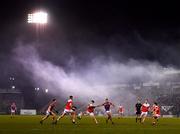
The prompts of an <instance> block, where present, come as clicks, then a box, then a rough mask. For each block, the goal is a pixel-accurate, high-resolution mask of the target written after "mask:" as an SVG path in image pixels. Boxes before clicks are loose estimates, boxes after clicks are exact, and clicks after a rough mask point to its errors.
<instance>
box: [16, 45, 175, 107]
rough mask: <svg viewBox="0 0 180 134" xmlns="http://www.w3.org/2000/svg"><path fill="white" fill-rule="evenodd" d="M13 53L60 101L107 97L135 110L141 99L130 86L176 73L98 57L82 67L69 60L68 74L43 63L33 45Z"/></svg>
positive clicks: (149, 64)
mask: <svg viewBox="0 0 180 134" xmlns="http://www.w3.org/2000/svg"><path fill="white" fill-rule="evenodd" d="M14 53H15V59H16V61H18V62H19V63H20V64H22V65H23V67H24V69H25V70H26V71H27V72H28V73H29V74H30V76H29V77H30V78H31V79H32V80H33V81H34V83H35V84H37V85H40V86H41V87H42V88H44V89H46V88H48V89H49V93H50V94H52V95H55V96H60V97H61V98H66V97H68V96H69V95H73V96H75V97H76V98H78V100H79V101H81V102H82V103H87V102H88V101H89V100H91V99H95V100H97V102H98V103H100V102H102V101H103V100H104V99H105V98H106V97H108V98H110V100H112V101H113V102H114V103H115V104H117V105H119V104H123V105H126V106H127V107H129V108H130V107H131V108H133V107H132V106H133V105H134V103H135V102H136V100H137V97H139V96H137V94H135V93H134V89H132V88H131V89H128V88H127V87H128V84H130V83H131V84H133V83H142V82H144V83H146V82H152V83H153V82H159V81H163V80H165V79H166V76H167V74H171V73H176V72H177V70H176V69H173V68H171V69H164V67H162V66H161V65H159V64H158V63H156V62H148V61H137V60H133V59H129V60H128V61H127V62H123V63H121V62H119V61H116V60H113V59H108V58H107V59H105V58H98V57H97V58H95V59H92V60H90V61H89V63H88V64H86V65H85V66H79V67H77V65H76V63H75V60H74V59H73V58H71V59H67V60H69V61H68V63H69V66H71V69H70V70H67V69H65V68H64V67H63V66H59V65H55V64H53V63H52V62H51V61H48V60H45V59H43V58H42V57H41V56H40V55H39V54H38V51H37V50H36V48H35V47H33V46H31V45H26V46H22V45H19V46H18V47H17V48H16V49H14ZM74 66H76V67H74ZM72 67H74V68H72ZM141 97H142V98H143V96H141ZM148 97H149V98H150V97H151V96H148Z"/></svg>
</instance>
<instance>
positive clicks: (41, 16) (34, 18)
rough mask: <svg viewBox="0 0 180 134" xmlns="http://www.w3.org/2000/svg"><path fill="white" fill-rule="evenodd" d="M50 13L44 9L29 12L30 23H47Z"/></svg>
mask: <svg viewBox="0 0 180 134" xmlns="http://www.w3.org/2000/svg"><path fill="white" fill-rule="evenodd" d="M47 16H48V14H47V13H46V12H43V11H39V12H36V13H32V14H28V21H27V22H28V23H36V24H46V23H47Z"/></svg>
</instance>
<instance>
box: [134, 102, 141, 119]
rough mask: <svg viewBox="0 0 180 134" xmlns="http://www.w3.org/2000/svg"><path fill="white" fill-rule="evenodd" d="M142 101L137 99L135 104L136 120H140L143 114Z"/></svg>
mask: <svg viewBox="0 0 180 134" xmlns="http://www.w3.org/2000/svg"><path fill="white" fill-rule="evenodd" d="M141 106H142V104H141V102H140V100H138V101H137V103H136V105H135V111H136V122H137V121H138V120H139V121H140V115H141Z"/></svg>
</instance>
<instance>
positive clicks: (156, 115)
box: [153, 114, 161, 118]
mask: <svg viewBox="0 0 180 134" xmlns="http://www.w3.org/2000/svg"><path fill="white" fill-rule="evenodd" d="M160 116H161V115H159V114H155V115H153V117H157V118H159V117H160Z"/></svg>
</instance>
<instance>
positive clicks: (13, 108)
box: [10, 102, 17, 118]
mask: <svg viewBox="0 0 180 134" xmlns="http://www.w3.org/2000/svg"><path fill="white" fill-rule="evenodd" d="M10 109H11V118H13V116H15V114H16V111H17V107H16V103H15V102H13V103H12V104H11V107H10Z"/></svg>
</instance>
